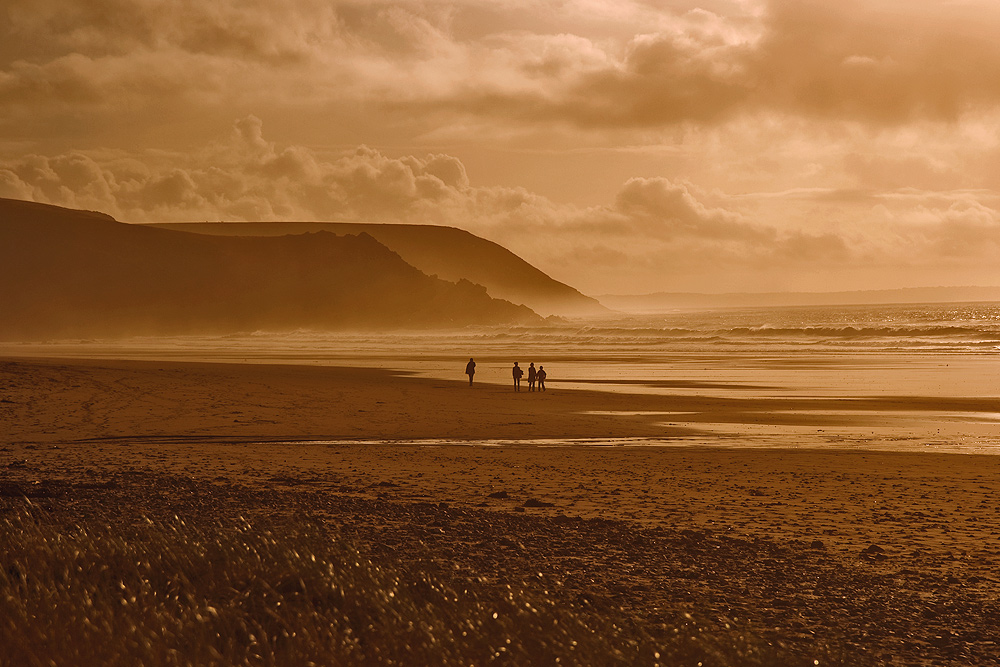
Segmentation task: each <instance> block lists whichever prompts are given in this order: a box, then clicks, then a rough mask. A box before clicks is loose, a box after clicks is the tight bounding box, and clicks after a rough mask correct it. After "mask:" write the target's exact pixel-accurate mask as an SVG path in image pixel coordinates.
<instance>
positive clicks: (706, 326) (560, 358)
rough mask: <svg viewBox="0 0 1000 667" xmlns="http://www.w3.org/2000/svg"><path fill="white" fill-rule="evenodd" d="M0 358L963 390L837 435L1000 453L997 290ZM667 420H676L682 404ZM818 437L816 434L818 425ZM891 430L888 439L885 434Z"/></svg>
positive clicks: (51, 346) (552, 379)
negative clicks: (986, 298)
mask: <svg viewBox="0 0 1000 667" xmlns="http://www.w3.org/2000/svg"><path fill="white" fill-rule="evenodd" d="M0 355H4V356H29V357H84V358H123V359H155V360H173V361H212V362H230V363H271V364H273V363H280V364H302V365H331V366H366V367H375V368H388V369H396V370H399V371H404V372H406V373H409V374H413V375H417V376H421V377H431V378H438V379H447V380H464V379H465V377H464V375H463V373H464V369H465V364H466V362H467V361H468V359H469V358H470V357H472V358H475V359H476V362H477V375H476V380H477V382H486V383H491V382H492V383H496V384H505V383H507V382H509V377H510V367H511V365H512V364H513V362H514V361H518V362H519V363H520V364H521V365H522V366H524V367H527V365H528V363H529V362H533V363H535V364H536V366H538V365H543V366H544V367H545V369H546V372H547V374H548V381H547V384H548V386H549V390H550V391H552V390H555V391H558V390H560V389H600V390H602V391H613V392H623V393H631V394H639V393H641V394H650V393H652V394H662V395H664V396H670V395H685V396H691V395H696V396H710V397H719V398H727V397H735V398H769V399H782V398H796V399H802V398H806V399H811V398H817V399H819V398H840V399H853V400H863V399H869V398H872V397H875V398H888V397H892V398H900V399H906V398H919V399H922V400H923V399H928V398H930V399H934V398H940V399H941V400H942V402H946V399H960V398H969V399H976V401H977V406H978V407H976V409H975V410H974V411H971V412H970V411H963V412H962V413H961V414H954V413H953V412H952V411H947V410H944V411H942V412H941V413H935V412H934V411H933V410H927V409H922V410H921V411H919V413H915V414H913V415H907V414H905V411H899V412H898V413H895V415H894V416H895V417H898V418H899V419H897V420H896V421H893V422H891V423H888V424H887V423H886V422H885V420H884V419H873V420H871V421H870V423H869V422H865V420H863V419H862V420H860V422H859V423H860V424H861V426H863V428H855V431H857V433H855V434H854V436H856V437H854V436H852V438H849V439H848V440H849V441H850V442H853V443H855V445H858V443H865V442H867V443H868V445H864V446H872V447H874V448H884V447H887V446H892V447H897V448H898V447H900V446H901V447H902V448H904V449H905V448H908V447H910V446H911V445H913V441H919V444H918V445H913V446H914V448H916V449H926V448H927V447H931V448H936V449H939V450H942V451H960V452H964V453H969V452H977V453H1000V303H996V302H989V303H930V304H890V305H857V306H851V305H845V306H817V307H809V306H800V307H771V308H764V307H755V308H726V309H716V310H700V311H699V310H677V311H671V312H663V313H655V314H625V313H615V314H611V315H609V316H607V317H601V318H591V319H585V320H584V319H561V318H550V320H549V321H547V322H546V323H545V324H543V325H540V326H531V327H521V326H494V327H466V328H460V329H450V330H433V331H432V330H411V331H392V332H371V331H353V332H327V331H312V330H295V331H283V332H271V331H252V332H242V333H236V334H229V335H224V336H204V335H190V336H169V337H134V338H127V339H121V340H104V339H87V340H52V341H34V342H25V343H6V344H0ZM991 399H996V400H995V401H992V402H991ZM923 402H924V404H926V403H927V401H926V400H923ZM947 402H948V403H949V404H951V405H953V404H955V401H954V400H950V401H947ZM994 404H995V405H994ZM984 405H985V406H986V407H983V406H984ZM904 417H906V419H904ZM666 418H668V417H665V419H666ZM669 419H670V422H671V423H674V424H677V423H683V422H684V419H683V415H670V416H669ZM699 426H700V427H703V428H705V429H706V433H711V434H712V435H713V437H712V438H709V439H708V440H709V441H711V442H714V441H716V440H717V438H715V437H714V436H715V435H718V434H719V433H726V434H729V435H732V434H733V433H734V432H735V433H736V435H740V434H743V435H747V434H749V436H752V437H751V438H749V439H751V440H752V443H747V444H757V445H768V446H770V445H775V443H777V444H776V445H775V446H789V443H801V442H804V441H806V440H809V441H810V442H812V441H811V440H810V439H809V438H805V437H804V435H809V436H810V437H812V436H815V435H816V432H817V431H818V429H795V428H785V427H780V428H779V427H777V426H774V427H773V428H767V427H764V428H757V427H755V426H753V425H750V424H746V425H744V427H743V428H741V429H734V428H733V427H732V425H731V424H719V425H716V427H715V429H714V430H713V427H712V425H710V424H709V425H706V424H705V423H704V422H700V424H699ZM834 430H836V429H834ZM823 433H825V434H826V435H825V436H823V438H826V440H829V434H830V430H827V429H824V430H823ZM915 434H916V435H915ZM839 435H840V436H844V435H845V434H844V433H839ZM929 435H934V438H929V437H928V436H929ZM823 438H821V439H823ZM813 439H815V438H813ZM844 441H847V440H844V439H843V438H841V440H838V442H844ZM900 441H902V442H903V445H898V444H897V445H892V444H886V443H887V442H890V443H891V442H896V443H899V442H900ZM689 444H690V443H689ZM813 444H815V443H813ZM859 446H860V445H859Z"/></svg>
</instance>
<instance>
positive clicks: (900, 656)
mask: <svg viewBox="0 0 1000 667" xmlns="http://www.w3.org/2000/svg"><path fill="white" fill-rule="evenodd" d="M996 403H997V401H996V399H989V398H987V399H978V398H962V397H952V398H937V397H922V398H921V397H910V398H906V397H885V398H859V397H843V398H839V399H838V398H817V399H808V398H787V399H782V398H766V397H759V396H758V397H750V398H738V397H719V396H711V395H698V394H696V393H695V394H688V395H684V396H669V395H667V396H655V395H630V394H624V393H607V392H600V391H570V390H564V389H559V388H558V385H555V386H552V387H551V388H550V391H548V392H546V393H545V394H540V395H539V394H537V393H536V394H530V393H527V392H521V394H515V393H514V392H512V391H510V388H508V387H505V386H501V385H485V384H484V385H479V386H475V387H473V388H471V389H470V388H469V387H468V386H467V383H463V382H461V381H455V382H450V381H445V380H429V379H422V378H414V377H408V376H407V375H405V374H401V373H397V372H391V371H382V370H373V369H358V368H353V369H346V368H316V367H295V366H267V365H227V364H196V363H173V362H171V363H165V362H134V361H67V360H59V361H55V360H24V359H20V360H6V361H0V433H2V435H0V480H2V486H0V501H2V504H0V507H3V508H5V509H10V508H12V507H15V506H17V504H18V503H23V502H24V500H23V498H22V497H23V496H27V497H28V498H29V500H31V501H32V502H33V503H34V504H35V505H36V506H43V507H46V508H48V509H49V510H51V512H53V513H54V514H56V515H59V516H63V517H65V518H66V519H67V520H72V517H74V516H85V515H94V514H97V515H100V516H109V517H119V518H121V517H125V518H124V519H122V520H127V517H128V516H132V517H134V516H138V515H156V514H158V513H159V514H165V513H179V515H182V516H183V515H184V513H189V514H191V515H192V516H193V515H198V514H206V513H208V514H211V513H213V512H221V511H226V512H231V513H242V514H247V515H250V516H253V515H273V514H281V513H283V512H284V513H293V512H306V513H309V514H310V515H311V516H314V517H316V518H317V519H318V520H320V521H324V522H327V523H329V524H330V525H331V526H333V527H335V528H336V529H337V530H338V531H340V532H342V533H344V534H346V535H348V536H350V537H351V538H352V539H354V540H356V541H357V542H358V543H359V544H360V545H361V546H362V547H364V548H366V549H369V550H371V551H373V552H384V553H389V552H392V553H396V554H397V555H398V556H399V557H400V558H402V559H427V560H428V561H430V562H436V563H438V564H439V565H440V566H441V567H443V568H452V569H455V570H459V571H462V572H466V573H468V575H469V576H483V577H486V578H489V579H491V580H495V581H501V582H502V581H504V580H518V581H529V580H531V578H532V577H535V576H536V575H539V576H541V579H542V580H545V581H548V580H549V579H552V578H556V579H558V580H559V582H560V584H559V589H560V595H565V596H567V599H572V600H580V599H585V600H592V601H593V603H594V604H611V605H615V606H616V607H618V606H621V607H624V608H626V609H627V610H629V611H630V612H631V613H634V614H635V615H636V617H639V618H643V619H646V620H649V621H652V622H655V621H656V620H657V619H659V618H661V617H664V616H665V615H669V614H675V613H680V612H685V611H690V612H692V613H695V614H698V615H700V616H702V617H707V618H711V619H719V620H720V622H721V620H722V619H733V618H736V619H742V622H746V623H748V624H749V626H750V627H752V628H754V629H756V630H758V631H760V632H762V633H764V634H766V635H767V636H771V637H774V638H775V640H776V641H777V640H780V641H782V642H786V643H790V644H792V645H795V646H800V647H801V649H802V653H803V655H806V654H808V653H809V649H810V647H811V646H813V645H814V644H815V643H816V642H820V641H823V642H828V643H831V644H833V645H843V646H844V647H845V650H846V651H848V652H850V653H853V654H855V655H858V656H865V657H866V659H871V660H872V661H873V663H874V664H900V665H903V664H914V665H916V664H949V665H952V664H953V665H969V664H990V662H991V661H995V660H996V656H997V655H998V654H1000V647H998V646H997V644H996V641H998V640H997V639H996V638H997V636H998V631H1000V627H998V621H997V619H998V618H1000V614H998V612H1000V577H997V576H996V567H997V565H998V564H1000V520H998V518H997V514H998V510H1000V501H998V500H997V499H996V495H995V491H996V488H997V486H998V481H1000V457H996V456H979V455H968V454H942V453H927V452H900V451H870V449H877V447H878V446H879V445H878V443H870V444H871V447H870V448H869V449H865V448H864V447H863V446H858V442H859V441H858V440H857V438H860V437H861V436H860V434H861V433H862V432H863V431H864V430H865V429H868V428H869V427H870V426H871V425H872V424H876V425H877V426H874V427H872V428H888V429H890V430H891V429H892V427H893V423H894V420H896V419H897V418H898V419H900V420H905V421H906V423H907V424H909V425H910V427H911V428H913V429H914V433H917V434H920V433H921V432H922V431H921V430H920V429H921V428H922V429H924V430H925V431H926V433H924V435H925V439H926V440H928V441H930V440H931V439H932V437H937V436H936V435H935V431H934V429H933V426H934V422H933V419H931V416H932V415H939V414H941V413H943V412H947V413H949V414H955V413H959V414H963V415H965V416H966V417H968V418H970V419H972V418H974V417H975V416H976V415H982V414H988V413H989V412H991V411H994V412H995V411H996ZM626 413H627V414H626ZM668 413H669V414H668ZM923 413H926V414H925V416H924V417H920V415H921V414H923ZM678 414H681V415H684V417H683V420H681V419H680V418H679V417H678ZM914 415H917V417H920V418H919V419H917V418H915V417H914ZM709 425H711V426H712V429H711V430H703V427H707V426H709ZM719 425H723V426H724V428H722V430H723V431H724V432H725V435H719V430H720V426H719ZM762 428H764V429H765V430H768V431H769V432H770V431H774V430H775V429H792V430H793V432H794V433H801V434H811V437H813V438H814V441H815V442H816V443H819V444H821V445H822V444H824V443H825V444H826V445H829V444H830V438H829V431H830V430H831V429H832V430H834V431H837V432H840V431H842V430H849V431H850V432H851V433H854V434H855V440H851V446H850V447H849V448H838V449H831V448H829V447H825V448H824V447H806V448H796V449H774V448H767V447H760V446H759V445H760V443H759V442H758V441H757V435H756V434H757V433H759V432H760V430H761V429H762ZM928 429H930V430H928ZM792 437H793V438H794V437H795V436H794V435H793V436H792ZM839 437H840V436H838V438H839ZM630 438H640V439H641V440H629V439H630ZM545 439H548V440H552V441H553V442H552V443H550V444H549V445H548V446H545V445H540V444H538V443H537V441H538V440H545ZM570 439H593V441H588V442H586V443H579V442H578V443H576V444H558V443H566V442H567V441H568V440H570ZM608 439H612V442H611V444H610V445H607V444H599V443H602V442H607V441H608ZM407 440H434V441H435V442H434V443H422V444H421V443H412V442H403V441H407ZM487 440H488V441H496V440H505V441H507V442H506V444H504V445H503V446H490V445H484V444H477V443H481V441H487ZM361 441H365V442H361ZM373 441H382V442H373ZM653 442H655V443H658V444H656V445H655V446H653V445H651V444H650V443H653ZM455 443H461V444H455ZM862 444H863V443H862ZM859 659H860V658H859Z"/></svg>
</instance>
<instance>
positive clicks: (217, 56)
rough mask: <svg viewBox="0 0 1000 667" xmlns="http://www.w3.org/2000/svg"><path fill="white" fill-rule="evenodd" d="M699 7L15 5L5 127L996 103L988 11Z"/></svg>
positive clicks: (910, 111) (845, 112)
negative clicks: (186, 118) (255, 116)
mask: <svg viewBox="0 0 1000 667" xmlns="http://www.w3.org/2000/svg"><path fill="white" fill-rule="evenodd" d="M690 4H691V3H684V2H680V1H679V0H676V1H675V2H672V3H645V2H623V3H610V2H608V3H602V2H591V3H582V4H580V5H566V4H564V3H559V6H558V12H557V11H556V8H554V7H553V6H552V5H551V4H550V3H545V2H528V1H525V2H518V3H512V4H509V5H505V6H504V8H503V9H502V11H501V9H499V8H498V7H497V6H496V5H495V4H491V3H485V2H426V1H418V0H409V1H406V0H404V1H402V2H348V1H344V0H341V1H339V2H326V1H323V0H291V1H290V2H285V3H280V5H279V4H275V3H273V2H266V1H265V0H250V1H247V2H236V0H222V1H220V2H212V3H204V2H196V1H194V0H177V1H175V2H155V1H154V0H93V1H91V2H86V3H80V2H71V1H70V0H30V1H29V0H11V1H10V2H8V3H6V8H5V9H6V14H7V16H6V18H8V19H9V20H8V21H0V119H5V121H6V122H0V128H2V129H4V131H6V132H8V133H13V134H16V133H17V132H18V131H19V128H23V127H27V128H28V130H23V129H22V130H21V131H22V132H25V131H30V130H31V129H32V128H37V127H39V126H41V125H42V124H43V123H48V124H50V125H52V126H55V125H56V124H59V125H62V126H65V125H66V120H67V118H80V117H84V118H86V123H84V127H86V126H87V125H88V124H92V125H100V124H102V123H107V124H110V125H111V126H114V124H115V123H116V122H117V120H118V118H120V117H128V118H129V119H130V121H131V122H132V123H139V124H149V125H152V126H156V125H161V124H165V117H166V116H167V115H172V114H177V113H180V112H181V111H180V110H181V109H187V110H188V112H189V113H198V112H199V111H213V110H216V109H219V108H222V107H226V108H227V109H228V108H232V107H237V108H253V109H261V108H272V109H281V110H282V113H283V114H287V115H291V116H292V117H294V115H295V114H297V113H301V112H302V111H303V110H308V111H310V112H312V113H319V112H321V111H322V110H326V111H329V110H337V112H338V113H341V114H344V115H346V116H348V117H352V118H354V119H355V122H364V118H363V116H364V115H365V114H367V115H369V116H370V115H371V114H375V115H377V117H378V120H379V121H380V122H383V123H386V124H389V123H391V124H392V125H394V126H400V127H406V128H409V130H408V131H409V132H412V133H416V134H426V133H432V132H439V131H441V130H442V128H444V127H447V126H451V125H453V124H455V123H456V122H460V123H462V124H467V125H469V126H472V127H475V126H476V125H477V123H476V121H477V120H488V121H489V123H491V124H492V129H493V130H494V131H497V132H499V131H500V130H501V127H502V126H504V125H508V126H512V127H519V128H522V129H528V128H530V127H535V126H546V127H549V128H560V127H564V126H571V127H573V128H576V130H578V131H581V132H584V133H587V132H604V131H608V130H627V131H633V132H634V131H642V130H644V129H648V128H664V127H671V126H674V125H678V124H684V123H695V124H719V123H724V122H728V121H731V120H732V119H733V118H736V117H739V116H741V115H746V114H750V115H754V114H761V113H776V114H784V115H788V116H793V117H806V118H816V119H823V120H840V121H843V120H850V121H854V122H863V123H867V124H872V125H876V126H884V125H893V124H905V123H910V122H914V121H916V120H920V119H931V120H934V121H952V120H955V119H956V118H960V117H962V116H963V114H967V113H971V112H973V111H976V110H984V109H990V108H992V107H993V106H994V105H995V104H996V102H997V101H998V100H1000V43H998V42H997V40H995V39H994V37H993V36H994V35H995V34H997V32H998V31H1000V7H998V6H997V5H996V3H993V2H988V1H987V0H978V1H975V2H968V3H914V2H910V1H909V0H844V1H843V2H836V3H831V2H826V1H824V0H771V1H770V2H767V3H721V2H719V3H715V4H716V9H715V11H707V10H704V9H692V8H690ZM229 113H231V112H229ZM29 121H30V124H29V125H25V123H27V122H29ZM288 122H292V121H290V120H289V121H288Z"/></svg>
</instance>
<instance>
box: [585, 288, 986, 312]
mask: <svg viewBox="0 0 1000 667" xmlns="http://www.w3.org/2000/svg"><path fill="white" fill-rule="evenodd" d="M596 298H597V299H598V300H599V301H600V302H601V303H602V304H604V305H605V306H607V307H608V308H611V309H612V310H618V311H624V312H630V313H656V312H663V311H670V310H677V309H688V308H741V307H742V308H756V307H767V306H849V305H872V304H901V303H962V302H984V301H1000V287H906V288H900V289H882V290H856V291H842V292H746V293H740V292H730V293H725V294H703V293H697V292H656V293H653V294H604V295H600V296H597V297H596Z"/></svg>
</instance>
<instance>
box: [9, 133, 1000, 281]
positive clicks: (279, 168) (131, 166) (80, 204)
mask: <svg viewBox="0 0 1000 667" xmlns="http://www.w3.org/2000/svg"><path fill="white" fill-rule="evenodd" d="M0 196H3V197H13V198H20V199H29V200H34V201H40V202H47V203H53V204H58V205H63V206H68V207H73V208H83V209H93V210H100V211H104V212H107V213H110V214H112V215H114V216H115V217H117V218H118V219H121V220H125V221H130V222H147V221H193V220H227V221H240V220H316V221H343V220H353V221H358V220H362V221H382V222H412V223H432V224H443V225H451V226H459V227H463V228H465V229H469V230H470V231H472V232H474V233H477V234H480V235H482V236H485V237H487V238H490V239H493V240H496V241H498V242H500V243H503V244H504V245H506V246H508V247H510V248H511V249H513V250H514V251H515V252H517V253H519V254H521V255H522V256H525V257H526V258H527V259H529V260H530V261H533V262H535V263H536V264H538V265H539V266H542V267H547V268H548V269H549V270H550V271H552V272H554V273H555V275H556V276H557V277H560V278H562V279H565V280H568V281H569V282H571V283H573V284H575V285H578V286H580V287H581V288H583V289H585V290H588V291H590V292H595V293H596V292H600V291H615V290H618V291H628V289H629V287H630V286H632V285H636V284H643V285H650V288H651V289H668V288H670V289H708V290H726V289H729V290H732V289H737V288H738V287H739V286H740V281H741V280H745V278H746V276H757V277H760V276H769V275H770V274H771V272H772V271H778V272H779V273H778V274H777V275H775V276H773V279H774V280H776V281H778V282H779V283H780V281H782V280H785V279H787V277H784V278H783V277H782V276H786V274H792V275H801V273H803V272H804V273H806V274H817V275H820V276H822V275H825V274H830V273H836V272H844V271H846V272H849V273H854V274H857V275H859V276H861V277H864V276H865V275H867V272H868V271H875V270H884V269H892V270H895V271H904V272H906V271H910V270H914V271H936V270H946V271H950V272H954V271H955V269H956V267H957V266H961V265H968V263H969V262H977V263H978V262H987V261H989V262H992V261H995V260H997V259H1000V243H998V239H1000V236H998V231H1000V214H998V213H997V211H996V210H995V209H994V208H991V207H990V206H988V205H986V204H984V203H982V201H980V200H981V199H983V198H984V197H985V193H983V192H978V191H976V192H965V191H952V192H948V193H942V192H934V193H931V192H926V191H918V190H907V191H899V192H896V193H894V194H892V195H889V194H880V195H872V194H859V193H857V192H836V191H829V190H813V191H800V192H797V193H783V195H782V197H781V198H782V199H789V198H798V199H799V200H800V201H802V202H805V203H806V204H808V205H810V206H815V205H817V203H820V202H823V201H824V200H840V203H841V206H842V209H841V210H842V211H854V213H853V215H855V216H858V218H859V221H860V224H863V225H864V226H865V229H864V233H860V232H859V231H858V230H859V229H860V227H858V226H855V225H850V226H848V227H847V228H846V229H841V230H840V231H829V230H828V231H814V230H811V229H809V228H806V227H802V228H794V227H787V226H786V227H785V228H779V227H777V226H774V225H767V224H762V223H760V222H758V221H756V220H755V217H758V216H754V214H753V210H754V208H757V207H760V206H762V205H763V206H766V205H767V201H766V200H767V198H766V197H753V198H751V201H749V202H748V201H747V200H746V198H738V197H729V196H725V195H721V194H719V193H710V192H706V191H703V190H701V189H699V188H698V187H697V186H695V185H693V184H691V183H689V182H684V181H671V180H669V179H666V178H663V177H652V178H642V177H633V178H630V179H628V180H627V181H625V182H624V183H622V184H620V188H619V190H618V193H617V195H616V197H615V198H614V201H613V202H610V203H609V204H607V205H603V206H586V207H585V206H577V205H572V204H559V203H556V202H553V201H552V200H550V199H548V198H546V197H542V196H540V195H537V194H534V193H531V192H529V191H528V190H526V189H524V188H510V187H501V186H474V185H471V184H470V180H469V176H468V174H467V172H466V168H465V166H464V164H463V163H462V162H461V161H460V160H459V159H457V158H455V157H454V156H450V155H447V154H441V153H436V154H427V155H424V156H412V155H406V156H402V157H390V156H387V155H386V154H384V153H382V152H380V151H378V150H375V149H373V148H370V147H367V146H360V147H357V148H355V149H353V150H349V151H342V152H338V153H335V154H331V155H320V154H317V153H316V152H314V151H311V150H309V149H307V148H304V147H301V146H285V147H279V146H277V145H275V143H273V142H270V141H268V140H267V139H266V138H265V137H264V134H263V130H262V123H261V121H260V119H258V118H256V117H253V116H250V117H247V118H244V119H242V120H240V121H238V122H236V123H235V125H234V126H233V128H232V131H231V133H230V135H229V136H228V137H227V138H226V140H224V141H219V142H216V143H213V144H211V145H210V146H208V147H207V148H205V149H204V150H203V151H202V152H201V153H199V154H196V155H179V154H170V153H162V152H159V153H146V154H143V155H127V154H123V153H120V152H112V153H105V154H95V155H88V154H85V153H82V152H72V153H66V154H62V155H58V156H53V157H45V156H40V155H29V156H25V157H23V158H21V159H19V160H12V161H7V162H4V163H0ZM748 204H749V205H748ZM852 230H853V231H852ZM581 267H583V268H582V269H581ZM712 267H716V268H715V269H714V273H715V274H716V278H715V279H714V280H709V279H707V277H706V276H707V275H708V274H711V273H712V272H713V269H712ZM719 267H722V269H723V270H722V271H720V270H719ZM650 276H655V280H653V279H651V278H650ZM799 280H800V281H801V278H799ZM657 281H659V282H657ZM800 287H801V283H800ZM813 288H817V287H813Z"/></svg>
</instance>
